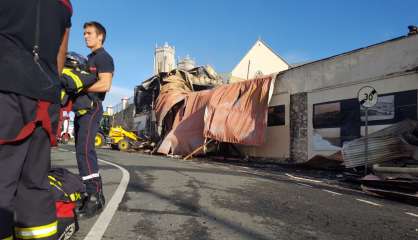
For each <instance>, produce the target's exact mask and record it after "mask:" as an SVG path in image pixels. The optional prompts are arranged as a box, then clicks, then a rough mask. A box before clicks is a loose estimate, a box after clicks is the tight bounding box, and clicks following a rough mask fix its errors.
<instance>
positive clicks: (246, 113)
mask: <svg viewBox="0 0 418 240" xmlns="http://www.w3.org/2000/svg"><path fill="white" fill-rule="evenodd" d="M272 79H273V78H272V77H271V76H269V77H266V78H260V79H255V80H252V81H244V82H239V83H234V84H231V85H224V86H220V87H218V88H216V89H214V90H213V91H214V93H213V96H212V98H211V99H210V102H209V105H208V106H207V108H206V114H205V129H204V136H205V137H206V138H211V139H215V140H217V141H220V142H228V143H236V144H243V145H261V144H263V143H264V141H265V130H266V128H267V111H268V95H269V88H270V84H271V81H272Z"/></svg>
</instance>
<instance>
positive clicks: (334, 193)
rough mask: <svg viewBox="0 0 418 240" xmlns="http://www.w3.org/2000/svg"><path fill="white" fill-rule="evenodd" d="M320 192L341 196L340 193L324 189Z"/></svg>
mask: <svg viewBox="0 0 418 240" xmlns="http://www.w3.org/2000/svg"><path fill="white" fill-rule="evenodd" d="M322 191H324V192H327V193H331V194H333V195H338V196H341V195H342V194H341V193H337V192H333V191H330V190H326V189H322Z"/></svg>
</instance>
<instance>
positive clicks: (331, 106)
mask: <svg viewBox="0 0 418 240" xmlns="http://www.w3.org/2000/svg"><path fill="white" fill-rule="evenodd" d="M313 111H314V112H313V115H314V119H313V124H314V128H335V127H339V126H340V125H341V103H340V102H330V103H320V104H314V109H313Z"/></svg>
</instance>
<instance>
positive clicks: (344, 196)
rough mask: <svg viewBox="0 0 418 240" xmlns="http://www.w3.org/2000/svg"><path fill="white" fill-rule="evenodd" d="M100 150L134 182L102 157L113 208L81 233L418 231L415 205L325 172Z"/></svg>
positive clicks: (71, 159) (67, 161)
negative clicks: (325, 178)
mask: <svg viewBox="0 0 418 240" xmlns="http://www.w3.org/2000/svg"><path fill="white" fill-rule="evenodd" d="M70 151H74V147H72V146H64V147H61V148H60V149H55V150H53V165H54V166H64V167H66V168H69V169H70V170H71V171H74V172H77V170H76V163H75V155H74V154H73V153H72V152H70ZM98 153H99V157H100V159H102V160H105V161H108V162H111V163H114V164H117V165H118V166H121V167H122V168H123V169H126V170H127V172H128V173H129V183H128V184H127V186H126V192H125V189H124V187H123V185H124V184H123V181H122V180H123V179H124V177H125V178H126V177H127V175H126V173H123V171H122V170H121V169H119V168H118V167H117V166H114V165H109V164H107V163H105V162H101V167H102V168H101V169H102V170H101V174H102V176H103V178H104V190H105V195H106V200H107V201H108V203H109V204H108V208H109V209H106V210H105V211H104V212H103V213H102V215H103V216H98V217H96V218H93V219H90V220H83V221H81V222H80V225H81V226H80V227H81V229H80V232H78V233H77V236H76V238H75V239H76V240H77V239H80V240H81V239H91V240H94V239H100V236H101V235H100V232H103V238H102V239H181V240H187V239H202V240H206V239H208V240H209V239H213V240H218V239H260V240H267V239H325V240H331V239H332V240H343V239H396V240H399V239H402V240H403V239H414V240H416V239H418V208H416V207H415V206H411V205H407V204H403V203H398V202H393V201H389V200H384V199H379V198H375V197H370V196H368V195H365V194H363V193H361V192H356V191H353V190H349V189H344V188H341V187H338V186H333V185H329V184H327V183H325V182H322V181H321V179H311V178H307V177H305V176H303V175H301V174H298V175H297V174H294V173H288V172H286V171H278V172H267V171H263V170H257V169H252V168H247V167H242V166H234V165H230V164H222V163H211V162H208V161H199V160H192V161H183V160H180V159H172V158H165V157H160V156H150V155H144V154H139V153H123V152H119V151H112V150H106V149H101V150H98ZM121 182H122V183H121ZM119 200H121V201H120V202H119ZM111 202H112V203H111ZM115 203H116V205H115V206H116V207H115V210H116V211H115V212H114V213H112V211H109V210H111V209H110V208H112V204H115ZM86 236H88V237H86Z"/></svg>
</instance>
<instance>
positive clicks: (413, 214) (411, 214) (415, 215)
mask: <svg viewBox="0 0 418 240" xmlns="http://www.w3.org/2000/svg"><path fill="white" fill-rule="evenodd" d="M406 214H408V215H409V216H413V217H417V218H418V214H415V213H410V212H406Z"/></svg>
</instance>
